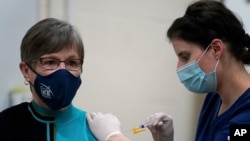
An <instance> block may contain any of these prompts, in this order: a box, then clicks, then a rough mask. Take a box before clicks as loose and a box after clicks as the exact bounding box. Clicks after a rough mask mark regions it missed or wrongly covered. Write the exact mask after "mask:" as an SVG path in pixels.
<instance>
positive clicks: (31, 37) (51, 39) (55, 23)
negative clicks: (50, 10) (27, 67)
mask: <svg viewBox="0 0 250 141" xmlns="http://www.w3.org/2000/svg"><path fill="white" fill-rule="evenodd" d="M71 48H73V49H76V51H77V53H78V55H79V57H80V59H81V60H82V61H83V58H84V48H83V42H82V39H81V36H80V34H79V33H78V31H77V30H76V29H75V28H74V27H73V26H72V25H71V24H69V23H68V22H66V21H62V20H58V19H55V18H46V19H43V20H41V21H39V22H37V23H36V24H35V25H33V26H32V27H31V28H30V29H29V30H28V31H27V33H26V34H25V36H24V37H23V39H22V43H21V48H20V49H21V60H22V61H24V62H26V63H28V64H31V63H32V60H35V59H39V58H40V57H41V56H42V55H44V54H49V53H55V52H58V51H61V50H64V49H71Z"/></svg>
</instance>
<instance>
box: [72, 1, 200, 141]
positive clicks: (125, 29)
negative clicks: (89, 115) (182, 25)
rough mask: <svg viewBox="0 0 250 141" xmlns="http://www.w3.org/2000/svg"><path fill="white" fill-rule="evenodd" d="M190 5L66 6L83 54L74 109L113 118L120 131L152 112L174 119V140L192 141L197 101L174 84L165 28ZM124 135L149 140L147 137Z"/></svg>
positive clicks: (113, 3)
mask: <svg viewBox="0 0 250 141" xmlns="http://www.w3.org/2000/svg"><path fill="white" fill-rule="evenodd" d="M189 2H190V0H179V1H171V0H157V1H155V0H143V1H142V0H126V1H125V0H124V1H122V0H120V1H117V0H105V1H96V0H94V1H86V0H85V1H82V0H74V1H71V4H70V5H71V8H72V9H70V11H71V15H70V20H71V22H72V23H73V24H74V25H76V26H77V27H78V29H79V30H80V31H81V34H82V36H83V40H84V44H85V49H86V58H85V62H84V68H83V75H82V78H83V85H82V87H81V89H80V90H79V93H78V95H77V97H76V98H75V101H74V102H75V104H77V105H78V106H79V107H81V108H84V109H86V110H87V111H102V112H111V113H114V114H115V115H117V116H118V117H119V119H120V120H121V122H122V124H123V130H124V131H128V130H130V129H131V128H132V127H133V126H138V125H139V124H141V123H143V122H144V120H145V118H146V116H148V115H150V114H151V113H154V112H161V111H162V112H166V113H169V114H171V115H172V116H173V118H174V124H175V138H176V140H177V141H178V140H190V141H191V140H193V138H194V137H193V135H194V129H195V126H196V122H195V121H196V120H195V118H196V116H197V113H198V109H199V106H198V108H196V107H195V105H196V102H195V101H196V99H197V97H198V96H195V95H191V94H189V92H188V91H187V90H186V89H185V88H184V87H183V86H182V85H181V84H180V83H179V80H178V79H177V76H176V73H175V70H176V61H177V59H176V56H175V54H174V51H173V49H172V47H171V45H170V44H169V43H168V41H167V39H166V31H167V29H168V27H169V26H170V24H171V23H172V22H173V20H174V19H175V18H176V17H179V16H182V15H183V14H184V11H185V9H186V6H187V5H188V3H189ZM198 100H200V99H198ZM201 101H202V100H201ZM126 135H127V136H129V138H131V139H132V140H134V141H136V140H137V141H142V140H143V141H152V138H151V135H150V133H149V132H146V133H141V134H138V135H133V134H131V133H130V132H126Z"/></svg>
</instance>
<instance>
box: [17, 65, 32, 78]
mask: <svg viewBox="0 0 250 141" xmlns="http://www.w3.org/2000/svg"><path fill="white" fill-rule="evenodd" d="M19 68H20V70H21V72H22V74H23V77H24V79H25V81H27V82H30V69H29V67H28V65H27V64H26V63H25V62H21V63H20V64H19Z"/></svg>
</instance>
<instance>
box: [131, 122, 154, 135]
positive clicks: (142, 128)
mask: <svg viewBox="0 0 250 141" xmlns="http://www.w3.org/2000/svg"><path fill="white" fill-rule="evenodd" d="M149 125H150V124H147V123H145V124H142V125H140V126H139V127H134V128H132V132H133V134H137V133H141V132H144V131H146V127H148V126H149Z"/></svg>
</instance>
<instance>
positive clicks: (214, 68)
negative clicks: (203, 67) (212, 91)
mask: <svg viewBox="0 0 250 141" xmlns="http://www.w3.org/2000/svg"><path fill="white" fill-rule="evenodd" d="M219 62H220V60H218V61H217V63H216V64H215V67H214V72H215V71H216V69H217V66H218V64H219Z"/></svg>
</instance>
